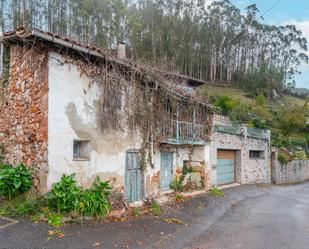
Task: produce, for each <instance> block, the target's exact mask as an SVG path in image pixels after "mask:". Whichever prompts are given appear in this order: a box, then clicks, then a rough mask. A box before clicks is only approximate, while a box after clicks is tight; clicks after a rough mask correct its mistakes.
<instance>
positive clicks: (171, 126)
mask: <svg viewBox="0 0 309 249" xmlns="http://www.w3.org/2000/svg"><path fill="white" fill-rule="evenodd" d="M162 134H163V135H164V136H165V137H166V138H167V142H169V143H177V144H196V143H205V140H206V137H207V135H208V127H207V126H205V125H200V124H194V123H190V122H184V121H177V120H171V121H170V122H168V123H167V124H166V125H164V126H163V130H162Z"/></svg>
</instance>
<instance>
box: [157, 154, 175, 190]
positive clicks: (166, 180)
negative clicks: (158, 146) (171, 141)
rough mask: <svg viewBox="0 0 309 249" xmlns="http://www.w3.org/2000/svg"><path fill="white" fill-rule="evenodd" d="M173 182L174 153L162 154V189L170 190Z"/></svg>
mask: <svg viewBox="0 0 309 249" xmlns="http://www.w3.org/2000/svg"><path fill="white" fill-rule="evenodd" d="M172 180H173V152H163V151H162V152H161V170H160V187H161V190H163V191H164V190H169V189H170V184H171V182H172Z"/></svg>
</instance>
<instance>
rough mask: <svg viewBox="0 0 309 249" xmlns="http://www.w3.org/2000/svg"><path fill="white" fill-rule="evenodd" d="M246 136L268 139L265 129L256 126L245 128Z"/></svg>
mask: <svg viewBox="0 0 309 249" xmlns="http://www.w3.org/2000/svg"><path fill="white" fill-rule="evenodd" d="M247 136H248V137H253V138H259V139H268V137H269V134H268V132H267V131H266V130H262V129H257V128H247Z"/></svg>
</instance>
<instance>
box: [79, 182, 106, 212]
mask: <svg viewBox="0 0 309 249" xmlns="http://www.w3.org/2000/svg"><path fill="white" fill-rule="evenodd" d="M110 190H111V187H110V185H109V183H108V182H102V181H101V180H100V178H99V177H97V178H96V180H95V182H94V184H93V186H92V188H91V189H89V190H84V191H81V192H80V194H79V197H78V201H77V203H76V205H75V211H76V212H78V213H79V214H81V215H87V216H105V215H107V214H108V212H109V210H110V209H111V204H110V203H109V201H108V196H109V195H110Z"/></svg>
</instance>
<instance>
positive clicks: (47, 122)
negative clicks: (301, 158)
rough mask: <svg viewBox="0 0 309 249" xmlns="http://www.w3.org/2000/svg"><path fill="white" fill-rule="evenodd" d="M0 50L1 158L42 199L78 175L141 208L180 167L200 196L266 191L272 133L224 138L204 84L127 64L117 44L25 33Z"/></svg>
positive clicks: (8, 38)
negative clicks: (199, 91) (223, 188)
mask: <svg viewBox="0 0 309 249" xmlns="http://www.w3.org/2000/svg"><path fill="white" fill-rule="evenodd" d="M1 42H2V43H1V44H2V45H1V47H2V49H1V51H2V53H1V54H2V55H1V61H0V65H1V67H0V69H1V68H2V70H0V71H1V72H2V81H1V82H2V86H1V97H0V144H1V146H2V154H3V156H4V160H5V161H7V162H9V163H11V164H13V165H16V164H18V163H21V162H22V163H24V164H26V165H27V166H29V167H30V168H31V169H32V171H33V178H34V183H35V184H34V185H35V188H36V189H37V190H38V191H41V192H47V191H48V190H49V189H50V188H51V187H52V184H53V183H55V182H57V181H58V180H59V179H60V177H61V176H62V175H63V174H72V173H74V174H75V175H76V179H77V181H78V182H79V184H81V185H83V186H85V187H87V186H90V185H91V184H92V182H93V181H94V179H95V177H97V176H100V177H101V179H103V180H109V181H110V183H111V184H112V185H113V187H114V190H115V192H119V193H122V194H124V196H125V198H126V200H127V201H128V202H136V201H142V200H144V199H146V198H152V197H153V196H156V195H158V194H161V193H164V192H166V191H169V189H170V187H169V185H170V183H171V182H172V180H173V178H174V177H176V176H177V175H178V176H179V175H180V174H181V171H182V168H183V167H184V166H186V167H189V168H193V169H194V171H195V172H197V173H198V175H199V176H198V177H197V179H198V180H197V181H199V182H200V184H197V185H198V187H200V188H201V187H203V188H205V189H209V188H210V187H211V186H212V185H213V186H217V185H222V184H226V183H231V182H239V183H257V182H265V183H268V182H269V179H270V176H269V162H268V159H269V157H268V155H269V133H267V137H265V136H264V135H265V134H264V133H263V132H264V131H258V132H257V133H259V132H262V133H263V134H262V136H252V132H251V131H250V130H249V129H247V128H243V127H242V128H239V129H240V131H237V132H236V133H234V134H232V133H229V132H225V131H224V129H225V128H223V127H224V125H222V124H217V123H216V120H215V119H213V118H214V113H215V111H214V108H213V107H212V106H211V105H209V104H208V103H207V102H204V101H202V100H200V99H198V98H197V97H195V96H194V87H195V86H197V85H200V84H203V83H204V82H202V81H200V80H197V79H193V78H190V77H186V76H183V75H178V74H173V73H168V72H159V71H155V70H152V69H149V68H147V67H145V66H142V65H139V64H137V63H136V62H132V61H131V60H128V59H126V56H125V47H124V44H122V43H119V44H118V49H117V53H113V52H111V51H105V50H102V49H99V48H96V47H89V46H85V45H83V44H79V43H78V42H76V41H74V40H72V39H69V38H65V37H59V36H57V35H54V34H51V33H45V32H42V31H38V30H32V31H29V30H26V29H24V28H20V29H17V30H14V31H12V32H8V33H5V34H4V35H3V37H2V39H1ZM215 117H217V116H215ZM226 127H229V125H227V126H226ZM228 129H229V128H228ZM250 134H251V135H250ZM192 177H193V174H192Z"/></svg>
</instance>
